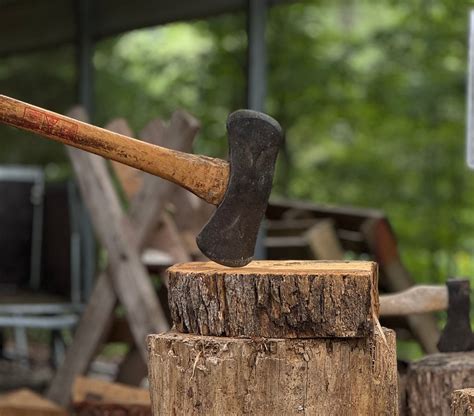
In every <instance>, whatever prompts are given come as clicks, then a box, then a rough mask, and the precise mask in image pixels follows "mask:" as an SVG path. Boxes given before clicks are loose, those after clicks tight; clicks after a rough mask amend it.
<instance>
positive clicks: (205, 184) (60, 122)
mask: <svg viewBox="0 0 474 416" xmlns="http://www.w3.org/2000/svg"><path fill="white" fill-rule="evenodd" d="M0 121H1V122H2V123H4V124H8V125H11V126H13V127H17V128H20V129H23V130H27V131H31V132H33V133H37V134H39V135H41V136H43V137H47V138H49V139H52V140H55V141H57V142H60V143H63V144H66V145H70V146H73V147H76V148H78V149H82V150H85V151H88V152H91V153H95V154H97V155H99V156H103V157H105V158H108V159H112V160H115V161H117V162H120V163H124V164H126V165H128V166H131V167H134V168H137V169H140V170H143V171H144V172H148V173H151V174H152V175H156V176H159V177H161V178H163V179H167V180H169V181H171V182H174V183H176V184H178V185H180V186H182V187H184V188H186V189H188V190H189V191H191V192H193V193H194V194H196V195H197V196H199V197H200V198H202V199H204V200H205V201H207V202H209V203H211V204H214V205H218V204H219V203H220V202H221V201H222V199H223V197H224V194H225V191H226V189H227V183H228V181H229V172H230V167H229V163H228V162H226V161H224V160H220V159H215V158H210V157H207V156H200V155H194V154H188V153H183V152H178V151H176V150H171V149H166V148H164V147H160V146H156V145H152V144H150V143H146V142H142V141H140V140H136V139H132V138H130V137H126V136H123V135H121V134H118V133H113V132H111V131H108V130H105V129H102V128H100V127H96V126H92V125H91V124H87V123H83V122H80V121H77V120H74V119H71V118H69V117H66V116H63V115H60V114H57V113H54V112H52V111H48V110H44V109H42V108H40V107H36V106H33V105H31V104H27V103H24V102H22V101H19V100H15V99H13V98H10V97H6V96H4V95H0Z"/></svg>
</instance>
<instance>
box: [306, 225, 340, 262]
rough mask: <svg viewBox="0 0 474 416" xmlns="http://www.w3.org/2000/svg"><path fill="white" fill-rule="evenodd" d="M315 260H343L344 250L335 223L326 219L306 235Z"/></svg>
mask: <svg viewBox="0 0 474 416" xmlns="http://www.w3.org/2000/svg"><path fill="white" fill-rule="evenodd" d="M305 236H306V239H307V240H308V245H309V247H310V249H311V251H312V252H313V258H315V259H318V260H342V259H343V258H344V250H343V248H342V246H341V243H340V242H339V238H338V236H337V234H336V230H335V228H334V221H332V220H330V219H324V220H321V221H319V222H317V223H316V224H315V225H313V226H312V227H311V228H310V229H309V230H308V231H307V232H306V233H305Z"/></svg>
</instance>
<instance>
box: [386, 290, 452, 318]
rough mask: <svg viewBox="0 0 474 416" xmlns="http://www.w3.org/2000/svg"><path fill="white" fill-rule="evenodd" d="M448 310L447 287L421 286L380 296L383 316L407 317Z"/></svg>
mask: <svg viewBox="0 0 474 416" xmlns="http://www.w3.org/2000/svg"><path fill="white" fill-rule="evenodd" d="M447 309H448V288H447V287H446V286H436V285H419V286H413V287H411V288H410V289H407V290H404V291H403V292H398V293H394V294H390V295H381V296H380V315H381V316H406V315H412V314H417V313H427V312H438V311H445V310H447Z"/></svg>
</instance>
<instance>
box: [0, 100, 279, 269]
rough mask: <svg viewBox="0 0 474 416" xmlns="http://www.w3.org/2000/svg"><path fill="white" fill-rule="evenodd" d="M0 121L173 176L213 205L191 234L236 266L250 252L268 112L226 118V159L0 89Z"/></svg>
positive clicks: (266, 153) (266, 163) (274, 151)
mask: <svg viewBox="0 0 474 416" xmlns="http://www.w3.org/2000/svg"><path fill="white" fill-rule="evenodd" d="M0 122H2V123H4V124H8V125H11V126H14V127H17V128H20V129H23V130H28V131H31V132H33V133H37V134H39V135H41V136H43V137H47V138H49V139H52V140H55V141H57V142H61V143H63V144H66V145H70V146H73V147H77V148H78V149H82V150H86V151H88V152H91V153H95V154H97V155H99V156H103V157H105V158H108V159H112V160H115V161H117V162H121V163H124V164H126V165H128V166H131V167H134V168H137V169H140V170H142V171H144V172H148V173H151V174H153V175H156V176H159V177H161V178H163V179H167V180H169V181H171V182H174V183H176V184H178V185H180V186H182V187H184V188H185V189H188V190H189V191H191V192H193V193H194V194H196V195H197V196H199V197H200V198H202V199H204V200H205V201H207V202H209V203H211V204H214V205H217V209H216V211H215V212H214V214H213V215H212V217H211V218H210V219H209V221H208V223H207V224H206V225H205V226H204V227H203V229H202V230H201V232H200V233H199V235H198V236H197V238H196V241H197V244H198V246H199V249H200V250H201V251H202V252H203V253H204V254H205V255H206V256H207V257H208V258H210V259H211V260H213V261H215V262H217V263H220V264H223V265H225V266H230V267H241V266H245V265H246V264H248V263H249V262H250V261H251V260H252V258H253V253H254V249H255V242H256V239H257V233H258V228H259V225H260V222H261V220H262V219H263V216H264V215H265V209H266V206H267V203H268V198H269V196H270V192H271V187H272V181H273V172H274V168H275V162H276V158H277V155H278V150H279V147H280V145H281V142H282V130H281V127H280V125H279V124H278V122H277V121H276V120H274V119H273V118H271V117H270V116H268V115H266V114H263V113H259V112H256V111H251V110H237V111H235V112H233V113H232V114H230V115H229V117H228V118H227V133H228V137H229V159H230V163H229V162H226V161H224V160H221V159H215V158H211V157H207V156H201V155H194V154H188V153H183V152H179V151H176V150H171V149H167V148H164V147H160V146H156V145H153V144H150V143H146V142H142V141H140V140H136V139H132V138H130V137H126V136H123V135H121V134H118V133H113V132H111V131H108V130H105V129H101V128H100V127H96V126H93V125H90V124H87V123H83V122H80V121H77V120H74V119H72V118H69V117H66V116H63V115H60V114H57V113H54V112H52V111H48V110H44V109H42V108H40V107H36V106H33V105H31V104H27V103H24V102H21V101H18V100H15V99H13V98H10V97H6V96H4V95H0Z"/></svg>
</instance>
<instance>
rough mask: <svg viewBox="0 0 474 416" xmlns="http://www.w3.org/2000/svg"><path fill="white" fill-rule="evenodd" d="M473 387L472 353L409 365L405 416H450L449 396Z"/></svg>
mask: <svg viewBox="0 0 474 416" xmlns="http://www.w3.org/2000/svg"><path fill="white" fill-rule="evenodd" d="M472 386H474V353H473V352H462V353H443V354H433V355H429V356H427V357H425V358H423V359H421V360H419V361H418V362H415V363H412V364H411V366H410V369H409V371H408V376H407V411H408V414H409V415H411V416H416V415H420V416H422V415H423V416H424V415H439V416H445V415H446V416H449V415H451V410H450V405H451V394H452V392H453V391H454V390H456V389H462V388H466V387H472Z"/></svg>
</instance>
